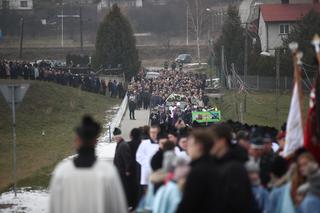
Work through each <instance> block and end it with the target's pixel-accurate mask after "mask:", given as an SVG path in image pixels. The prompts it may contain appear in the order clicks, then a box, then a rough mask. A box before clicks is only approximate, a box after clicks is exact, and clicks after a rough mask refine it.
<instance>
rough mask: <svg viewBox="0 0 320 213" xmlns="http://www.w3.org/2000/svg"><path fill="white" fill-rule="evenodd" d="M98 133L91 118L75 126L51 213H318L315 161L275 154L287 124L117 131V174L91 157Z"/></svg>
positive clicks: (301, 153) (303, 154) (54, 185)
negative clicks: (127, 136) (125, 134)
mask: <svg viewBox="0 0 320 213" xmlns="http://www.w3.org/2000/svg"><path fill="white" fill-rule="evenodd" d="M100 129H101V127H100V125H99V124H97V123H96V122H95V121H94V120H93V119H92V118H90V117H85V118H84V119H83V121H82V124H81V125H80V126H79V127H78V128H76V133H77V137H76V140H75V141H76V142H75V143H76V147H77V151H78V156H77V157H76V158H74V159H69V160H65V161H63V162H62V163H60V164H59V165H58V166H57V168H56V169H55V172H54V175H53V178H52V181H51V186H50V190H51V197H50V200H51V201H50V209H51V212H119V213H121V212H153V213H171V212H172V213H173V212H190V213H191V212H192V213H194V212H226V213H229V212H230V213H231V212H240V213H241V212H244V213H247V212H248V213H251V212H263V213H294V212H301V213H310V212H320V208H319V206H320V193H319V192H320V191H319V190H320V185H319V183H320V169H319V164H318V162H317V161H316V160H315V158H314V156H312V155H311V154H310V153H309V152H307V151H306V150H305V149H303V148H301V149H298V150H297V151H296V152H295V154H294V155H293V156H291V157H290V158H286V159H285V158H283V157H281V154H282V151H283V149H284V138H285V134H286V130H285V125H284V126H283V127H282V129H281V130H280V131H277V130H276V129H274V128H270V127H264V126H256V125H255V126H249V125H246V124H245V125H243V124H241V123H239V122H232V121H227V122H225V123H216V124H213V125H211V126H207V127H197V128H191V127H188V126H186V125H175V126H172V125H165V126H158V125H152V126H143V127H138V128H134V129H132V131H131V133H130V138H131V140H130V141H125V140H124V137H123V136H122V133H121V130H120V129H119V128H116V129H115V130H114V132H113V135H114V138H113V139H114V141H115V142H116V143H117V146H116V151H115V156H114V166H115V168H116V170H114V169H113V167H112V166H110V165H109V164H108V163H107V162H103V161H100V160H99V159H97V158H96V157H95V151H94V147H95V144H96V141H97V137H98V134H99V132H100ZM88 168H90V169H88ZM95 210H96V211H95Z"/></svg>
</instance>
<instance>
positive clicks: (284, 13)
mask: <svg viewBox="0 0 320 213" xmlns="http://www.w3.org/2000/svg"><path fill="white" fill-rule="evenodd" d="M312 9H313V10H315V11H317V12H319V13H320V4H263V5H261V6H260V11H261V15H262V17H263V19H264V21H265V22H282V21H288V22H289V21H297V20H300V19H301V18H302V17H303V16H305V15H306V14H307V13H308V12H309V11H310V10H312Z"/></svg>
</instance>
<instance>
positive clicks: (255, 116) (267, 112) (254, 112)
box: [211, 91, 309, 128]
mask: <svg viewBox="0 0 320 213" xmlns="http://www.w3.org/2000/svg"><path fill="white" fill-rule="evenodd" d="M308 95H309V94H305V95H304V109H303V112H304V113H305V116H306V113H307V110H308V103H309V96H308ZM243 98H244V96H243V95H240V94H239V93H238V92H236V93H233V92H231V91H224V96H223V101H222V103H219V102H216V101H215V100H213V99H211V103H213V104H214V103H216V105H217V106H218V107H219V108H220V109H221V111H222V117H223V120H228V119H232V120H237V118H238V116H237V113H236V112H235V100H237V101H238V103H240V100H243ZM276 100H277V96H276V94H275V92H271V91H250V92H249V93H248V95H247V113H244V116H243V120H244V122H245V123H248V124H251V125H253V124H258V125H266V126H273V127H277V128H280V127H281V125H282V124H283V123H284V122H285V121H286V120H287V117H288V112H289V107H290V101H291V92H290V91H284V92H281V95H280V97H279V126H278V119H277V113H276Z"/></svg>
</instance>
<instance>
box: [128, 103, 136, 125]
mask: <svg viewBox="0 0 320 213" xmlns="http://www.w3.org/2000/svg"><path fill="white" fill-rule="evenodd" d="M135 110H136V102H135V100H134V99H133V98H130V99H129V116H130V120H135V119H136V118H135V115H134V111H135Z"/></svg>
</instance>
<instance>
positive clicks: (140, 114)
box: [120, 110, 150, 140]
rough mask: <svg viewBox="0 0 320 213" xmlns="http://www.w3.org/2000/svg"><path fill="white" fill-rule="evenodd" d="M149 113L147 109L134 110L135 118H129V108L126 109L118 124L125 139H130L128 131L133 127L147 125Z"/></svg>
mask: <svg viewBox="0 0 320 213" xmlns="http://www.w3.org/2000/svg"><path fill="white" fill-rule="evenodd" d="M149 113H150V112H149V110H136V111H135V117H136V120H130V117H129V110H127V111H126V113H125V115H124V116H123V119H122V122H121V126H120V128H121V131H122V135H123V137H124V139H125V140H129V139H130V131H131V130H132V129H133V128H135V127H140V126H144V125H148V121H149Z"/></svg>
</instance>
